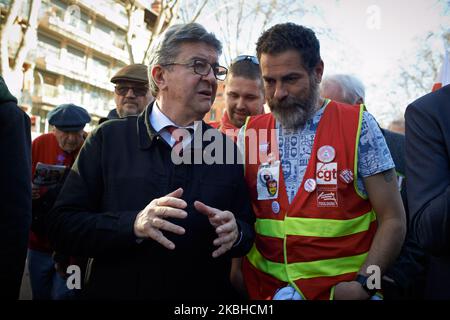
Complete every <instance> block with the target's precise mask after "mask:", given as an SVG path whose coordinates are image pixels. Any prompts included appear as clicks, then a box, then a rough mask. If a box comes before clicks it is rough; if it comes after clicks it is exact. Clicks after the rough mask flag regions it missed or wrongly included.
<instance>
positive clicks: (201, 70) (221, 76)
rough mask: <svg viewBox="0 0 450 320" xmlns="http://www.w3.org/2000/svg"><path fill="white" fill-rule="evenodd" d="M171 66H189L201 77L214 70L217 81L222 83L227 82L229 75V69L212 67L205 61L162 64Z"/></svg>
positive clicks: (215, 65) (217, 66)
mask: <svg viewBox="0 0 450 320" xmlns="http://www.w3.org/2000/svg"><path fill="white" fill-rule="evenodd" d="M171 65H180V66H187V67H188V68H193V69H194V72H195V73H196V74H199V75H201V76H207V75H208V74H209V72H210V71H211V69H212V71H213V73H214V77H216V79H217V80H220V81H223V80H225V78H226V77H227V74H228V69H227V68H225V67H222V66H219V65H217V64H214V65H212V64H210V63H209V62H207V61H203V60H194V61H192V62H189V63H178V62H172V63H166V64H162V66H171Z"/></svg>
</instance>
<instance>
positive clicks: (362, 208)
mask: <svg viewBox="0 0 450 320" xmlns="http://www.w3.org/2000/svg"><path fill="white" fill-rule="evenodd" d="M362 115H363V105H361V106H360V108H356V107H355V106H349V105H345V104H340V103H337V102H334V101H331V102H330V103H328V105H327V106H326V108H325V110H324V113H323V115H322V118H321V120H320V122H319V125H318V128H317V131H316V135H315V140H314V144H313V147H312V153H311V157H310V159H309V161H308V166H307V168H306V171H305V175H304V178H303V181H302V184H301V185H300V188H299V190H298V192H297V194H296V196H295V198H294V199H293V201H292V203H291V204H289V202H288V197H287V194H286V187H285V182H284V179H283V173H282V170H281V166H280V174H279V181H278V183H279V186H278V188H279V189H278V196H277V198H276V199H270V200H257V199H258V195H257V179H258V178H260V177H257V175H258V168H259V165H260V164H261V162H265V159H263V158H264V156H263V153H261V151H265V150H267V151H266V154H267V153H277V150H278V141H277V139H273V140H272V141H271V140H270V139H269V138H268V137H270V133H269V134H268V136H265V135H256V136H257V140H256V141H257V144H258V146H257V148H256V149H259V150H257V151H256V153H257V155H256V159H257V161H256V163H253V164H252V163H249V162H250V161H249V160H250V158H251V157H253V158H255V155H254V154H253V155H252V154H251V152H252V147H254V142H253V143H252V142H251V141H250V140H249V137H250V136H251V134H248V133H249V132H250V129H257V130H260V129H270V130H269V131H271V132H272V133H273V132H275V131H276V129H275V119H274V117H273V116H272V115H271V114H265V115H261V116H256V117H251V118H248V119H247V124H246V131H245V132H246V140H245V157H246V159H245V160H246V161H245V179H246V181H247V184H248V187H249V190H250V197H251V200H252V206H253V210H254V212H255V214H256V217H257V219H256V223H255V229H256V240H255V244H254V246H253V248H252V249H251V251H250V252H249V253H248V255H247V256H246V257H245V258H244V260H243V266H242V270H243V274H244V280H245V283H246V286H247V290H248V292H249V296H250V298H251V299H260V300H262V299H272V297H273V295H274V294H275V292H276V290H277V289H279V288H282V287H284V286H286V285H288V284H290V285H291V286H293V287H294V288H295V289H296V290H297V291H298V292H299V293H300V294H301V295H302V297H303V298H305V299H332V298H333V296H334V286H335V285H336V284H337V283H339V282H341V281H351V280H354V279H355V277H356V273H357V272H358V271H359V269H360V267H361V266H362V265H363V263H364V261H365V260H366V257H367V254H368V251H369V249H370V245H371V244H372V240H373V237H374V235H375V232H376V228H377V223H376V215H375V212H374V211H373V209H372V206H371V204H370V202H369V201H368V199H367V197H365V196H364V195H362V194H361V192H360V191H358V188H357V184H356V181H357V173H358V172H357V168H358V159H357V155H358V152H357V148H358V143H359V135H360V132H361V123H362ZM275 137H276V135H275ZM323 146H327V147H326V148H328V151H330V149H332V150H334V151H335V156H334V158H333V159H332V160H330V158H327V157H325V158H324V157H323V156H322V159H324V160H326V161H320V160H319V159H318V152H319V149H320V148H321V147H323ZM329 147H332V148H329ZM253 150H254V148H253ZM322 150H323V149H322ZM271 151H272V152H271ZM319 158H320V157H319ZM254 162H255V161H254ZM324 177H328V180H327V179H326V178H324ZM349 177H350V178H349ZM308 179H314V181H315V182H316V187H315V189H314V190H313V191H311V188H308V187H307V188H306V189H309V190H310V192H308V191H306V189H305V181H307V180H308ZM309 182H311V181H309ZM330 182H331V184H325V183H330Z"/></svg>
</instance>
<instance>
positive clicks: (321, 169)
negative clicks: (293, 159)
mask: <svg viewBox="0 0 450 320" xmlns="http://www.w3.org/2000/svg"><path fill="white" fill-rule="evenodd" d="M316 182H317V184H318V185H320V184H325V185H337V162H330V163H322V162H317V165H316Z"/></svg>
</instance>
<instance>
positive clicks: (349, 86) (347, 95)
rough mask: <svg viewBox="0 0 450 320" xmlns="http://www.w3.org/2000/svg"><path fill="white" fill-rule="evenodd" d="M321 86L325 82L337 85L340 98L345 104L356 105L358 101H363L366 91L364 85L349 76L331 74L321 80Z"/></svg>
mask: <svg viewBox="0 0 450 320" xmlns="http://www.w3.org/2000/svg"><path fill="white" fill-rule="evenodd" d="M322 82H323V85H325V84H326V83H327V82H334V83H337V84H339V86H340V88H341V90H342V96H343V98H344V99H345V101H343V102H346V103H349V104H356V102H357V101H358V100H359V99H362V101H363V102H364V101H365V96H366V90H365V88H364V84H363V83H362V82H361V80H359V79H358V78H357V77H355V76H352V75H349V74H333V75H330V76H327V77H325V78H324V79H323V81H322Z"/></svg>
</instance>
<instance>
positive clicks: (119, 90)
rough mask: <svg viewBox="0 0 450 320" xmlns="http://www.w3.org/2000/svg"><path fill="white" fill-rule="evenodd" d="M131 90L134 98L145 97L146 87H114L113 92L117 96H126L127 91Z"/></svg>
mask: <svg viewBox="0 0 450 320" xmlns="http://www.w3.org/2000/svg"><path fill="white" fill-rule="evenodd" d="M130 89H131V90H133V94H134V95H135V96H136V97H142V96H145V95H146V94H147V92H148V87H126V86H116V87H115V88H114V92H115V93H116V94H118V95H119V96H126V95H127V93H128V91H129V90H130Z"/></svg>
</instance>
